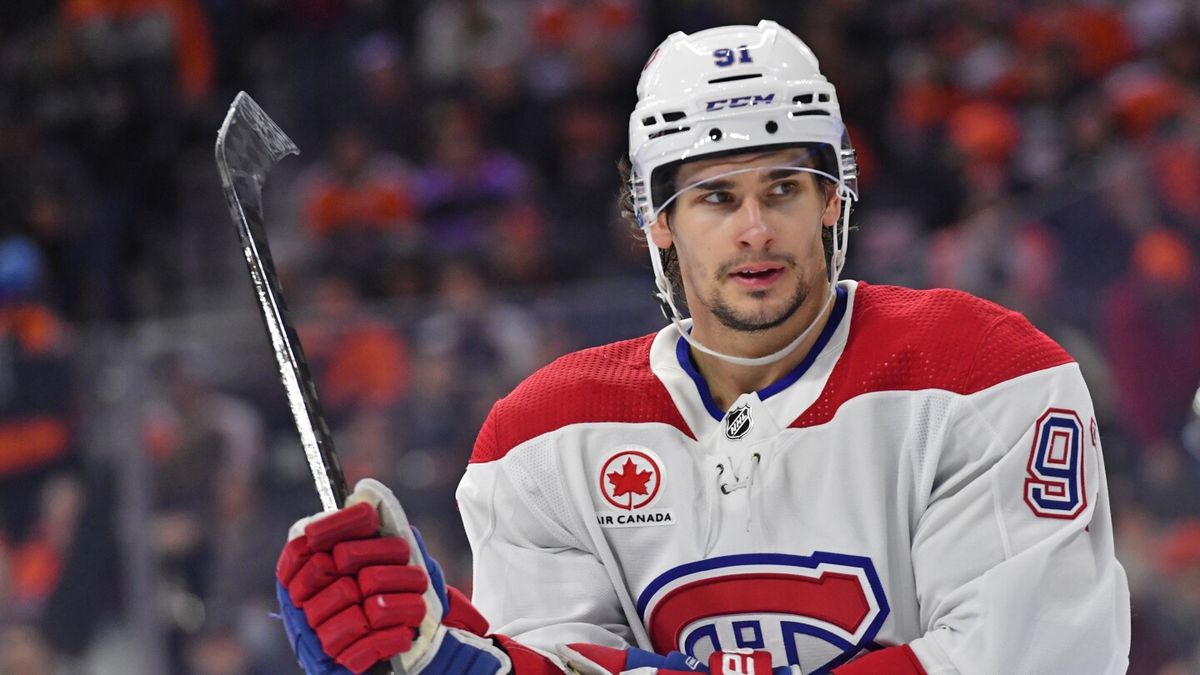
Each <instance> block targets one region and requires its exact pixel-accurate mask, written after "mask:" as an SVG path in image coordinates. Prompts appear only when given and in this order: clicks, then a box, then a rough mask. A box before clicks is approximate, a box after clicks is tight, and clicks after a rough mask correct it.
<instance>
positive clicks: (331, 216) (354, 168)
mask: <svg viewBox="0 0 1200 675" xmlns="http://www.w3.org/2000/svg"><path fill="white" fill-rule="evenodd" d="M371 146H372V143H371V139H370V138H368V137H367V135H366V133H365V132H363V131H362V130H361V129H357V128H352V127H347V128H343V129H342V130H340V131H339V132H338V133H337V134H336V135H335V136H334V139H333V151H332V165H331V166H330V167H329V169H328V170H326V171H322V172H320V174H319V175H318V176H317V177H316V179H315V181H314V184H313V185H312V187H311V192H310V194H309V196H308V199H307V203H306V205H305V223H306V224H307V226H308V229H309V230H310V231H311V232H312V233H313V234H315V235H317V236H320V237H327V236H332V235H335V234H337V233H338V232H343V231H353V230H361V231H368V230H375V231H379V232H400V231H402V230H405V229H408V228H410V227H411V226H412V223H413V217H414V213H415V209H414V205H413V200H412V197H411V196H410V195H409V192H408V186H407V182H406V181H405V179H404V172H403V169H402V167H401V166H400V165H399V164H398V162H397V161H396V160H394V159H393V158H391V157H388V156H380V155H377V154H375V153H374V152H373V150H372V147H371Z"/></svg>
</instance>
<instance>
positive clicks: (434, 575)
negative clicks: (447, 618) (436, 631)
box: [412, 527, 450, 621]
mask: <svg viewBox="0 0 1200 675" xmlns="http://www.w3.org/2000/svg"><path fill="white" fill-rule="evenodd" d="M412 533H413V539H416V540H417V548H419V549H421V557H422V558H424V559H425V571H426V572H428V573H429V586H430V587H431V588H433V592H434V593H436V594H437V596H438V599H439V600H441V601H442V614H443V615H445V614H449V613H450V600H449V598H448V597H447V596H446V578H445V576H443V575H442V566H441V565H439V564H438V561H436V560H434V559H433V556H431V555H429V551H427V550H426V549H425V540H424V539H421V532H420V530H418V529H417V528H415V527H413V528H412ZM439 621H440V618H439Z"/></svg>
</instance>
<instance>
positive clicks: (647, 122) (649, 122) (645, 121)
mask: <svg viewBox="0 0 1200 675" xmlns="http://www.w3.org/2000/svg"><path fill="white" fill-rule="evenodd" d="M657 121H658V120H656V119H654V115H651V116H649V117H643V118H642V126H644V127H650V126H654V123H655V122H657Z"/></svg>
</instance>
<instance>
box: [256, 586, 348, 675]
mask: <svg viewBox="0 0 1200 675" xmlns="http://www.w3.org/2000/svg"><path fill="white" fill-rule="evenodd" d="M275 596H276V597H277V598H278V599H279V617H280V618H281V619H283V628H284V630H285V631H287V636H288V642H290V643H291V645H292V651H293V652H295V653H296V658H297V659H299V661H300V667H301V668H303V669H304V672H306V673H308V675H354V674H353V673H351V672H350V671H349V670H347V669H346V668H344V667H342V666H341V665H339V664H338V662H337V661H335V660H334V659H333V657H332V656H330V655H329V654H326V653H325V650H323V649H321V640H320V639H319V638H318V637H317V634H316V632H314V631H313V629H312V627H311V626H309V625H308V617H306V616H304V611H303V610H301V609H300V608H299V607H297V606H296V605H294V604H292V598H291V596H289V595H288V592H287V589H286V588H284V587H283V584H281V583H279V581H276V582H275Z"/></svg>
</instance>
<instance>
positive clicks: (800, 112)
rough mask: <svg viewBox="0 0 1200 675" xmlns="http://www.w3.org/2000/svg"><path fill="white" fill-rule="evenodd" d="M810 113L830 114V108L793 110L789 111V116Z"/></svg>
mask: <svg viewBox="0 0 1200 675" xmlns="http://www.w3.org/2000/svg"><path fill="white" fill-rule="evenodd" d="M809 115H825V116H826V117H828V116H829V111H828V110H793V111H791V112H790V113H788V117H807V116H809Z"/></svg>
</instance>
